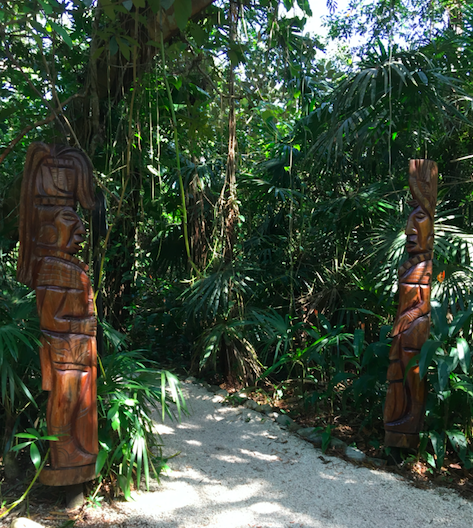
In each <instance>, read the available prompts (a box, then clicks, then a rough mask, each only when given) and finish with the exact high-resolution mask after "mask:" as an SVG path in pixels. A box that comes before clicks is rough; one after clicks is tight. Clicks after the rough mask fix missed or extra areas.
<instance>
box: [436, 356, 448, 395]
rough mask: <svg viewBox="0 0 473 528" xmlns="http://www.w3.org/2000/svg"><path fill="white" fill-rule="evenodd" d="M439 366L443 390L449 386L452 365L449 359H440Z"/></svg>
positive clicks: (440, 382) (439, 376)
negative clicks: (450, 365) (449, 363)
mask: <svg viewBox="0 0 473 528" xmlns="http://www.w3.org/2000/svg"><path fill="white" fill-rule="evenodd" d="M437 368H438V378H439V386H440V390H441V391H443V390H444V389H445V387H446V386H447V383H448V379H449V377H450V367H449V365H448V362H447V361H439V363H438V367H437Z"/></svg>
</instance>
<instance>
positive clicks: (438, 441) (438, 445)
mask: <svg viewBox="0 0 473 528" xmlns="http://www.w3.org/2000/svg"><path fill="white" fill-rule="evenodd" d="M429 436H430V441H431V442H432V447H433V448H434V453H435V455H436V457H437V459H436V466H437V469H440V468H441V467H442V465H443V460H444V458H445V440H444V436H443V434H441V435H440V434H439V433H437V432H436V431H431V432H430V433H429Z"/></svg>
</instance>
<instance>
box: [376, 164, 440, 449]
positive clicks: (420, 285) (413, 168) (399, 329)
mask: <svg viewBox="0 0 473 528" xmlns="http://www.w3.org/2000/svg"><path fill="white" fill-rule="evenodd" d="M437 179H438V171H437V165H436V163H435V162H433V161H430V160H411V161H410V165H409V187H410V189H411V194H412V198H413V200H412V201H411V202H410V205H411V207H412V212H411V213H410V215H409V218H408V220H407V226H406V235H407V240H406V249H407V252H408V254H409V259H408V260H407V261H406V262H404V263H403V264H402V266H401V267H400V268H399V270H398V274H399V306H398V310H397V315H396V320H395V321H394V326H393V331H392V335H393V342H392V344H391V350H390V352H389V362H390V364H389V369H388V374H387V379H388V382H389V387H388V391H387V395H386V403H385V407H384V429H385V445H386V446H390V447H402V448H415V447H417V445H418V443H419V433H420V431H421V429H422V425H423V421H424V413H425V398H426V383H425V379H424V380H421V379H420V376H419V367H418V366H414V367H412V368H410V369H409V371H408V372H407V375H406V368H407V366H408V364H409V362H410V361H411V359H412V358H414V357H415V356H416V355H417V354H419V353H420V350H421V348H422V345H423V344H424V343H425V341H426V340H427V339H428V337H429V333H430V291H431V283H432V255H433V243H434V215H435V205H436V201H437Z"/></svg>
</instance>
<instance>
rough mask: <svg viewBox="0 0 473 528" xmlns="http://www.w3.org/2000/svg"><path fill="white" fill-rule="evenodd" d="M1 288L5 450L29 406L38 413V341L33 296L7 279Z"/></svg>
mask: <svg viewBox="0 0 473 528" xmlns="http://www.w3.org/2000/svg"><path fill="white" fill-rule="evenodd" d="M0 288H1V290H0V404H1V406H0V417H1V418H2V422H3V423H4V425H5V428H4V431H3V438H2V441H1V448H2V450H3V451H4V452H6V451H8V450H9V448H10V446H11V445H12V440H13V435H14V434H15V431H16V430H18V429H19V425H20V420H22V419H23V418H25V419H28V415H29V412H30V410H31V407H34V408H35V410H34V411H33V413H35V412H37V407H38V403H37V399H38V394H39V392H40V377H39V359H38V353H37V349H38V346H40V343H39V340H38V334H39V328H38V321H37V318H36V314H35V298H34V296H32V295H31V294H30V293H28V291H27V290H26V289H25V288H21V287H19V286H17V285H16V286H13V285H12V284H11V283H9V282H7V281H2V283H1V284H0ZM30 423H32V422H30Z"/></svg>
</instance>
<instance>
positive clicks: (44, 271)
mask: <svg viewBox="0 0 473 528" xmlns="http://www.w3.org/2000/svg"><path fill="white" fill-rule="evenodd" d="M77 202H80V204H81V206H82V207H83V208H85V209H92V208H93V206H94V189H93V180H92V165H91V163H90V161H89V159H88V158H87V156H85V155H84V154H83V153H82V152H80V151H78V150H76V149H72V148H68V147H59V146H49V145H45V144H43V143H33V144H32V145H31V146H30V148H29V150H28V154H27V158H26V164H25V171H24V175H23V183H22V188H21V203H20V253H19V259H18V269H17V278H18V280H19V281H20V282H23V283H24V284H26V285H27V286H30V287H32V288H34V289H35V290H36V299H37V308H38V314H39V318H40V326H41V331H42V337H41V343H42V347H41V349H40V351H39V353H40V360H41V370H42V386H43V390H46V391H49V399H48V407H47V423H48V434H50V435H55V436H57V437H58V438H59V440H58V441H54V442H50V446H51V453H50V465H49V466H48V467H45V468H44V469H43V471H42V473H41V475H40V480H41V482H43V483H44V484H47V485H50V486H62V485H72V484H79V483H81V482H86V481H88V480H91V479H93V478H95V461H96V457H97V452H98V441H97V396H96V373H97V370H96V341H95V334H96V327H97V322H96V319H95V315H94V303H93V292H92V288H91V285H90V280H89V277H88V275H87V269H88V267H87V266H86V265H85V264H84V263H83V262H81V261H80V260H79V259H77V258H76V257H75V256H74V254H75V253H77V252H78V251H79V249H80V245H81V243H82V242H83V240H84V234H85V230H84V226H83V224H82V221H81V219H80V217H79V216H78V214H77V212H76V206H77Z"/></svg>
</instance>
